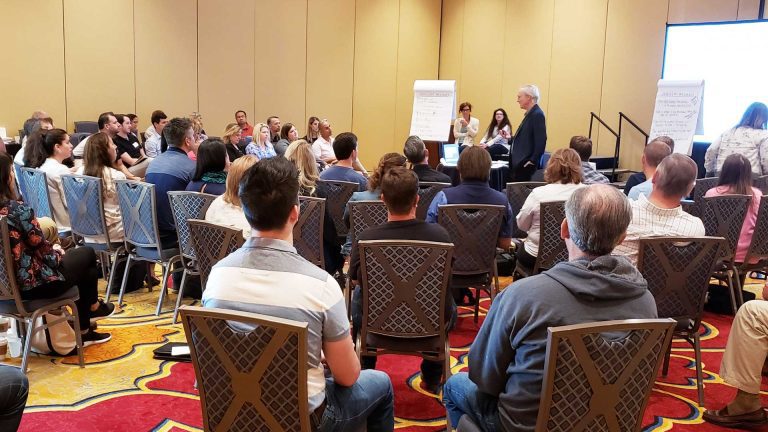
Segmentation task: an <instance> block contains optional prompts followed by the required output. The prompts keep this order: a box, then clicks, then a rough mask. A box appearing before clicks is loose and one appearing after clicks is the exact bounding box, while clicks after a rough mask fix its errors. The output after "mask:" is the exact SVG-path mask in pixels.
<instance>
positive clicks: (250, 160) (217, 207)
mask: <svg viewBox="0 0 768 432" xmlns="http://www.w3.org/2000/svg"><path fill="white" fill-rule="evenodd" d="M258 161H259V158H257V157H256V156H253V155H245V156H243V157H241V158H239V159H238V160H236V161H234V162H233V163H232V165H230V166H229V172H228V173H227V182H226V190H225V191H224V193H223V194H221V195H219V196H218V197H216V199H215V200H213V202H212V203H211V205H210V206H209V207H208V211H207V212H206V213H205V220H206V221H208V222H212V223H215V224H219V225H226V226H229V227H232V228H236V229H239V230H242V231H243V238H246V239H247V238H248V237H250V236H251V226H250V225H249V224H248V221H247V220H246V219H245V214H244V213H243V207H242V205H241V204H240V198H239V197H238V196H237V189H238V187H239V186H240V180H242V179H243V176H244V175H245V172H246V171H248V169H249V168H250V167H252V166H253V165H255V164H256V162H258Z"/></svg>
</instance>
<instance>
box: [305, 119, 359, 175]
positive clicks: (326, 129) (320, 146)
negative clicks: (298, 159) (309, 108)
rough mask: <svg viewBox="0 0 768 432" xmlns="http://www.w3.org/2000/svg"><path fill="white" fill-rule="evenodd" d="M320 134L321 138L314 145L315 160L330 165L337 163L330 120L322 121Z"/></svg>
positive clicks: (316, 139) (319, 126)
mask: <svg viewBox="0 0 768 432" xmlns="http://www.w3.org/2000/svg"><path fill="white" fill-rule="evenodd" d="M318 134H319V136H318V137H317V138H315V142H313V143H312V152H313V153H314V154H315V159H319V160H321V161H323V162H325V163H326V164H329V165H330V164H332V163H335V162H336V152H335V151H334V149H333V142H334V139H333V136H332V134H333V130H331V123H329V122H328V120H325V119H323V120H320V123H319V125H318ZM355 142H357V138H355Z"/></svg>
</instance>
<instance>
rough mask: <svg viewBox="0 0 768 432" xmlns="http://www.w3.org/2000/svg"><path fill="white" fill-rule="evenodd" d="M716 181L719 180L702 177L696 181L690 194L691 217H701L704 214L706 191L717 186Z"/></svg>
mask: <svg viewBox="0 0 768 432" xmlns="http://www.w3.org/2000/svg"><path fill="white" fill-rule="evenodd" d="M718 180H719V179H718V178H717V177H704V178H700V179H697V180H696V186H694V187H693V192H692V195H693V202H694V206H693V209H692V211H693V212H692V213H691V214H692V215H694V216H698V217H701V215H702V214H703V213H704V203H703V199H704V195H705V194H706V193H707V191H708V190H710V189H712V188H713V187H715V186H717V182H718ZM689 213H690V212H689Z"/></svg>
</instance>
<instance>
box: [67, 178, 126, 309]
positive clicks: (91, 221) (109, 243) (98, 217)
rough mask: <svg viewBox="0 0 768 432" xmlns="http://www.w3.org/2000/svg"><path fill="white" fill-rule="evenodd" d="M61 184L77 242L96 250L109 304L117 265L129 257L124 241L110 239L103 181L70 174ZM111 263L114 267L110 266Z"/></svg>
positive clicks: (106, 299)
mask: <svg viewBox="0 0 768 432" xmlns="http://www.w3.org/2000/svg"><path fill="white" fill-rule="evenodd" d="M61 183H62V186H63V188H64V196H65V197H66V199H67V203H69V205H68V206H67V212H68V213H69V221H70V223H71V225H72V234H73V235H74V236H75V239H76V240H77V239H78V238H81V239H82V243H83V245H85V246H88V247H91V248H93V250H94V251H96V253H98V254H99V256H100V260H99V261H101V271H102V274H103V275H104V279H105V280H106V282H107V288H106V294H105V300H104V301H106V302H109V297H110V295H111V294H112V292H111V289H112V283H113V280H114V278H115V270H116V268H117V264H118V263H119V262H121V261H125V260H126V257H125V256H124V252H125V247H124V246H123V242H122V241H114V239H110V237H109V228H108V227H107V220H106V218H105V216H104V201H103V197H104V181H103V180H102V179H100V178H98V177H90V176H84V175H74V174H67V175H63V176H61ZM121 255H123V256H122V257H121ZM109 263H112V265H111V266H109ZM125 271H126V272H127V271H128V269H127V268H126V269H125ZM107 275H109V276H107Z"/></svg>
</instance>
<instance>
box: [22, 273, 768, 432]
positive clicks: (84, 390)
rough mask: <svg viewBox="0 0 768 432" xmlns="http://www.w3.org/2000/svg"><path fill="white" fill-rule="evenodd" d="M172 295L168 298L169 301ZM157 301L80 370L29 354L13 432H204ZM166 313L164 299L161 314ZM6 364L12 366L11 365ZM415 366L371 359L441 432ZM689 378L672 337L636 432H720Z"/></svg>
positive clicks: (685, 358)
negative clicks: (159, 355) (159, 352)
mask: <svg viewBox="0 0 768 432" xmlns="http://www.w3.org/2000/svg"><path fill="white" fill-rule="evenodd" d="M506 282H508V281H506ZM504 285H505V284H502V286H504ZM754 287H756V286H754ZM754 287H753V288H754ZM172 299H173V300H174V301H175V296H172ZM156 300H157V291H155V292H153V293H147V292H146V291H142V292H140V293H133V294H128V295H127V296H126V300H125V301H126V303H127V306H126V307H125V309H124V310H122V311H121V312H120V313H119V314H117V315H115V316H114V317H113V318H111V319H109V320H104V321H101V322H100V324H99V327H100V329H103V330H104V331H109V332H111V333H112V335H113V338H112V340H111V341H110V342H109V343H106V344H103V345H97V346H92V347H89V348H86V350H85V359H86V363H87V365H86V367H85V368H84V369H80V368H79V367H78V366H77V358H76V357H70V358H54V357H47V356H37V355H32V356H31V357H30V368H31V370H30V372H29V379H30V383H31V389H30V396H29V401H28V403H27V409H26V411H25V415H24V418H23V420H22V423H21V429H20V430H21V431H25V432H32V431H42V430H57V431H80V432H88V431H174V432H179V431H200V430H202V415H201V411H200V404H199V401H198V397H197V393H196V391H195V390H194V388H193V383H194V371H193V368H192V365H191V364H190V363H175V362H168V361H158V360H153V359H152V350H153V349H155V348H156V347H158V346H160V345H162V344H163V343H165V342H166V341H183V340H184V336H183V330H182V327H181V324H176V325H174V324H171V313H170V312H166V313H164V314H162V315H161V316H160V317H156V316H155V315H154V307H155V304H156ZM170 307H171V302H170V301H167V302H166V308H170ZM460 313H461V318H460V320H459V323H458V325H457V328H456V330H455V331H454V332H452V334H451V336H450V338H451V346H452V347H453V348H452V354H453V356H452V357H453V359H452V364H453V371H454V373H455V372H458V371H461V370H464V369H465V368H466V367H467V365H466V361H467V357H466V355H467V352H468V349H469V345H470V344H471V342H472V339H473V338H474V335H475V333H476V332H477V328H478V327H477V326H476V325H475V324H474V322H473V321H472V317H471V313H470V311H469V309H464V308H461V309H460ZM704 323H705V328H704V330H703V337H702V345H703V347H704V348H703V361H704V371H705V382H706V398H707V399H706V405H707V406H709V407H720V406H722V405H723V404H724V402H725V401H727V400H729V399H730V398H731V397H732V396H733V394H734V393H735V390H734V389H733V388H731V387H729V386H727V385H725V384H724V383H723V382H722V380H721V379H720V377H719V376H718V375H717V373H718V370H719V365H720V360H721V357H722V352H723V349H724V347H725V344H726V341H727V338H728V331H729V329H730V324H731V318H730V317H728V316H722V315H714V314H707V315H705V318H704ZM9 363H12V364H19V363H20V362H19V361H17V359H11V360H10V361H9ZM418 366H419V359H417V358H415V357H407V356H383V357H382V358H381V359H380V361H379V363H378V368H379V369H380V370H383V371H386V372H387V373H388V374H389V375H390V377H391V379H392V382H393V384H394V387H395V415H396V429H397V430H398V431H408V432H427V431H439V430H444V429H445V418H444V415H445V412H444V409H443V407H442V405H441V404H440V403H439V400H438V398H437V396H435V395H432V394H429V393H427V392H425V391H424V390H422V389H421V387H420V386H419V384H420V376H419V374H418ZM694 376H695V369H694V366H693V351H692V349H691V348H690V347H689V346H688V345H687V344H686V343H684V342H682V341H676V342H675V343H674V349H673V354H672V361H671V365H670V373H669V376H668V377H666V378H661V377H659V379H658V381H657V383H656V386H655V387H654V390H653V393H652V396H651V401H650V404H649V406H648V409H647V411H646V414H645V418H644V420H643V425H644V431H668V430H672V431H676V432H677V431H693V430H696V431H705V432H707V431H720V430H725V429H723V428H718V427H714V426H711V425H708V424H706V423H704V422H703V421H702V419H701V414H702V412H703V411H702V409H701V408H699V406H698V405H697V402H696V384H695V381H694V380H693V377H694ZM764 389H766V390H768V387H764ZM765 403H768V400H765V401H764V404H765Z"/></svg>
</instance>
